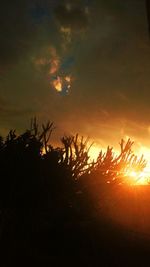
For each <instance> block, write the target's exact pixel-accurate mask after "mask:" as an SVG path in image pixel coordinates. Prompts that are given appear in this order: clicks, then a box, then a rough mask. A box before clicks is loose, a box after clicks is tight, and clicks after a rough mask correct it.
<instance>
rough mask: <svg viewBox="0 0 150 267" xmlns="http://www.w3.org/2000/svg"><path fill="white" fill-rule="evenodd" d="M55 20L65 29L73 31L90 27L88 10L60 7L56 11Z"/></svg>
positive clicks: (75, 7) (76, 7) (71, 6)
mask: <svg viewBox="0 0 150 267" xmlns="http://www.w3.org/2000/svg"><path fill="white" fill-rule="evenodd" d="M55 18H56V19H57V21H58V22H59V24H60V26H61V27H62V28H63V29H68V31H69V29H70V30H72V31H81V30H85V29H86V28H87V27H88V25H89V18H88V12H87V9H86V8H81V7H78V6H73V5H71V4H70V5H59V6H58V7H57V8H56V9H55Z"/></svg>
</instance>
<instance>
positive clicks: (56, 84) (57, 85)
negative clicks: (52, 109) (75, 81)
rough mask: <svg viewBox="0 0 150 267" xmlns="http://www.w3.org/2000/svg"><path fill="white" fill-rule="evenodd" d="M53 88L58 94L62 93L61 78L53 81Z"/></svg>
mask: <svg viewBox="0 0 150 267" xmlns="http://www.w3.org/2000/svg"><path fill="white" fill-rule="evenodd" d="M53 86H54V88H55V90H56V91H57V92H61V91H62V79H61V78H60V77H59V76H58V77H57V78H56V79H55V80H54V81H53Z"/></svg>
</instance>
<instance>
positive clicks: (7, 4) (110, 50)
mask: <svg viewBox="0 0 150 267" xmlns="http://www.w3.org/2000/svg"><path fill="white" fill-rule="evenodd" d="M0 12H1V15H0V25H1V26H0V27H1V35H0V133H1V134H2V135H5V134H6V133H7V132H8V130H9V129H10V128H13V129H14V128H15V129H18V130H19V131H22V130H25V129H26V128H27V127H28V125H29V122H30V118H31V117H33V116H37V118H38V119H39V121H47V120H48V119H49V120H50V121H54V123H55V125H56V131H55V132H56V134H55V138H56V137H57V138H59V137H60V136H61V135H62V134H64V133H65V134H75V133H77V132H78V133H79V134H81V135H84V136H85V137H87V136H89V137H90V138H91V139H92V140H95V142H96V144H98V145H99V146H101V147H105V146H106V145H107V144H112V145H114V144H118V142H119V140H120V139H121V138H125V137H127V136H129V137H131V139H133V140H135V142H136V144H137V145H138V146H139V147H140V146H145V147H149V148H150V38H149V33H148V22H147V13H146V8H145V1H143V0H126V1H122V0H107V1H106V0H101V1H100V0H91V1H90V0H81V1H80V0H76V1H57V0H49V1H48V0H42V1H40V0H30V1H29V0H21V1H20V0H14V1H8V0H6V1H2V3H1V9H0ZM65 76H69V77H71V82H70V84H69V90H68V91H69V92H68V91H66V89H64V88H63V90H62V92H61V93H60V92H57V90H55V88H54V86H53V82H54V81H56V79H58V77H63V79H64V77H65Z"/></svg>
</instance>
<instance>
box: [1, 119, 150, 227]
mask: <svg viewBox="0 0 150 267" xmlns="http://www.w3.org/2000/svg"><path fill="white" fill-rule="evenodd" d="M53 130H54V125H53V123H51V122H47V123H46V124H43V125H42V128H41V129H40V127H39V126H38V123H37V120H36V118H34V119H33V120H32V121H31V126H30V129H28V130H26V131H25V132H24V133H22V134H20V135H17V134H16V131H14V130H11V131H10V132H9V133H8V135H7V137H6V138H5V139H3V138H2V137H0V167H1V179H0V211H1V215H0V216H1V229H3V228H5V229H6V228H9V227H10V226H11V225H14V228H13V229H18V228H21V227H23V225H24V224H26V227H29V228H30V229H31V228H33V227H34V228H36V227H37V228H38V227H42V225H46V224H47V225H48V224H50V223H53V222H55V223H56V222H62V221H65V220H68V219H69V220H70V219H71V218H72V219H73V218H74V219H75V218H77V217H78V216H79V217H80V216H81V215H82V216H85V213H86V214H87V213H90V210H92V205H93V202H92V200H91V198H90V193H91V191H92V190H93V192H95V191H97V192H100V191H101V189H100V187H101V185H102V184H104V185H105V187H106V186H107V182H108V181H109V182H110V183H112V184H119V183H120V182H122V181H124V180H123V178H122V177H123V176H124V172H126V171H127V170H128V169H129V168H133V169H135V170H136V171H141V170H142V169H143V168H144V167H145V165H146V161H145V160H144V158H143V156H142V157H141V158H140V159H138V158H137V156H135V155H134V154H133V152H132V150H131V147H132V145H133V142H131V140H130V139H129V140H128V141H127V143H125V142H124V141H123V140H121V143H120V147H121V151H120V154H119V155H118V156H116V155H115V154H114V152H113V149H112V148H111V147H108V148H107V151H106V153H103V152H102V151H101V152H100V154H99V156H98V159H97V160H96V161H95V162H94V161H91V160H90V157H89V150H90V148H91V145H88V140H87V139H84V138H83V137H79V135H78V134H76V135H75V136H64V137H62V138H61V142H62V147H53V146H52V145H51V144H50V137H51V134H52V132H53ZM102 188H103V190H104V187H102ZM95 205H96V203H95ZM8 225H9V226H8ZM3 232H4V231H3Z"/></svg>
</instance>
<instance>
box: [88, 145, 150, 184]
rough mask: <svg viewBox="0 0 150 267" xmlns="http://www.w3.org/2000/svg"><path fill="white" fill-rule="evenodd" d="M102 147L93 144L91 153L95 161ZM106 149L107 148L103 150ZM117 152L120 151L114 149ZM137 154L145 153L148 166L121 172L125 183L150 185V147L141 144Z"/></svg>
mask: <svg viewBox="0 0 150 267" xmlns="http://www.w3.org/2000/svg"><path fill="white" fill-rule="evenodd" d="M100 150H101V149H100V148H99V147H98V146H92V147H91V149H90V151H89V155H90V158H91V159H92V160H94V161H96V160H97V157H98V155H99V152H100ZM103 151H105V149H104V150H103ZM114 152H116V154H118V151H114ZM135 154H137V155H139V156H141V155H144V158H145V159H146V161H147V165H146V167H145V168H144V169H143V170H142V171H139V170H136V169H132V168H131V169H128V170H126V171H124V172H123V173H121V175H122V177H123V179H124V181H125V183H127V184H130V185H149V184H150V161H149V159H150V149H149V148H147V147H144V146H140V149H138V150H136V151H135Z"/></svg>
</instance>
